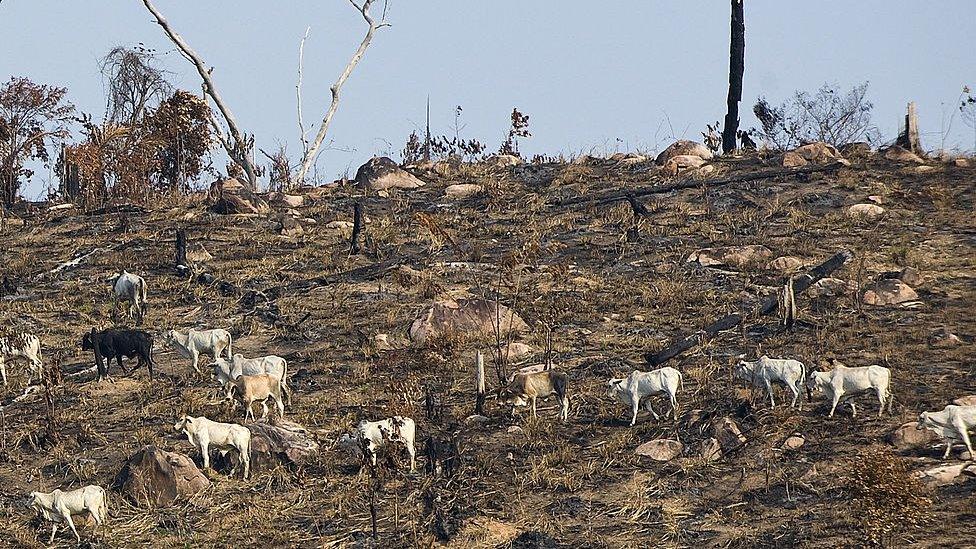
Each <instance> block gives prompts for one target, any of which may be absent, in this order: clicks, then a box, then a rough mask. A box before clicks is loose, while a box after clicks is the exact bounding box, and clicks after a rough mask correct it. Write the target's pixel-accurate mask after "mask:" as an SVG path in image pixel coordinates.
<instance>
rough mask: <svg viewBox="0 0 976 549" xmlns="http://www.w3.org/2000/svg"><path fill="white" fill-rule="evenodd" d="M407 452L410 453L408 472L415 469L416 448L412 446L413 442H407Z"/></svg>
mask: <svg viewBox="0 0 976 549" xmlns="http://www.w3.org/2000/svg"><path fill="white" fill-rule="evenodd" d="M407 453H408V454H410V472H413V471H416V470H417V450H416V449H415V448H414V447H413V442H407Z"/></svg>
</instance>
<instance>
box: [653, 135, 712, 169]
mask: <svg viewBox="0 0 976 549" xmlns="http://www.w3.org/2000/svg"><path fill="white" fill-rule="evenodd" d="M676 156H697V157H699V158H701V159H702V160H711V159H712V158H713V157H714V155H713V154H712V151H710V150H709V149H708V147H706V146H705V145H703V144H701V143H696V142H694V141H684V140H682V141H675V142H674V143H672V144H671V145H670V146H669V147H668V148H666V149H664V150H663V151H661V154H659V155H657V158H655V159H654V162H655V163H656V164H657V165H658V166H664V165H665V164H667V163H668V160H671V159H672V158H674V157H676Z"/></svg>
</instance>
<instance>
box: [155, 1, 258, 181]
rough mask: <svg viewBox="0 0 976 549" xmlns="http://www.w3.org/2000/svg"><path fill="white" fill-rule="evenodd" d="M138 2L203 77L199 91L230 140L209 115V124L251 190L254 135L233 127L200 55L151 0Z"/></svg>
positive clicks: (233, 120)
mask: <svg viewBox="0 0 976 549" xmlns="http://www.w3.org/2000/svg"><path fill="white" fill-rule="evenodd" d="M142 3H143V4H145V5H146V9H148V10H149V12H150V13H152V15H153V17H155V18H156V23H158V24H159V26H160V27H162V28H163V31H164V32H165V33H166V35H167V36H169V39H170V40H171V41H172V42H173V44H175V45H176V47H177V48H178V49H179V50H180V52H181V53H182V54H183V55H184V56H185V57H186V58H187V59H189V60H190V61H191V62H192V63H193V66H194V67H196V69H197V72H198V73H199V74H200V78H202V79H203V91H204V93H205V94H207V95H208V96H210V99H212V100H213V102H214V104H216V105H217V109H219V110H220V114H221V115H222V116H223V117H224V121H225V122H227V128H228V130H229V131H230V136H231V139H232V140H233V141H231V139H227V138H226V137H225V136H224V135H223V130H221V129H220V126H219V125H217V124H216V121H215V120H213V119H212V118H211V124H213V125H214V127H215V129H216V130H217V133H218V134H219V137H220V142H221V144H222V145H223V146H224V149H225V150H226V151H227V155H228V156H230V158H231V160H233V161H234V162H235V163H236V164H237V165H238V166H240V167H241V169H242V170H244V173H245V174H247V182H248V184H249V185H250V186H251V189H255V188H257V183H258V176H257V169H256V168H255V167H254V153H253V149H254V138H253V136H248V135H247V134H244V133H242V132H241V130H240V128H239V127H238V126H237V119H236V118H234V113H233V112H231V110H230V109H229V108H228V107H227V105H226V104H225V103H224V100H223V98H222V97H221V96H220V93H219V92H218V91H217V86H216V84H214V81H213V78H211V77H210V73H211V72H212V71H213V67H211V68H209V69H208V68H207V66H206V64H205V63H204V62H203V59H202V58H201V57H200V55H199V54H198V53H197V52H195V51H193V49H192V48H191V47H190V45H189V44H187V43H186V40H184V39H183V37H182V36H180V35H179V33H177V32H176V31H175V30H173V28H172V27H171V26H170V24H169V22H168V21H167V20H166V18H165V17H163V14H162V13H160V11H159V10H158V9H156V6H154V5H153V3H152V0H142Z"/></svg>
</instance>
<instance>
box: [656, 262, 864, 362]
mask: <svg viewBox="0 0 976 549" xmlns="http://www.w3.org/2000/svg"><path fill="white" fill-rule="evenodd" d="M852 257H854V254H852V253H851V252H849V251H847V250H843V251H840V252H838V253H836V254H834V255H833V256H832V257H831V258H830V259H828V260H827V261H824V262H823V263H821V264H820V265H817V266H816V267H814V268H813V269H810V270H809V271H808V272H806V273H804V274H802V275H798V276H795V277H793V279H792V292H791V294H793V295H795V294H800V293H802V292H803V291H805V290H806V289H807V288H809V287H810V286H812V285H813V284H814V283H815V282H817V281H818V280H820V279H821V278H823V277H825V276H827V275H829V274H831V273H833V272H834V271H836V270H837V269H839V268H840V267H842V266H843V265H844V264H845V263H847V262H848V261H850V259H851V258H852ZM780 301H781V299H780V293H779V292H777V293H774V294H773V295H770V296H769V297H767V298H766V299H765V300H763V302H762V303H761V304H760V305H759V307H758V308H756V309H755V310H753V311H752V313H751V316H753V317H758V316H767V315H769V314H772V313H773V312H774V311H777V310H778V309H779V307H780ZM794 306H795V305H794ZM747 314H748V313H733V314H730V315H726V316H723V317H722V318H720V319H718V320H716V321H714V322H712V323H711V324H709V325H707V326H705V327H704V328H702V329H701V330H698V331H697V332H695V333H693V334H691V335H688V336H685V337H682V338H680V339H678V340H676V341H672V342H671V344H670V345H668V346H667V347H665V348H663V349H661V350H660V351H658V352H656V353H647V354H646V355H644V360H646V361H647V364H648V365H650V366H657V365H659V364H663V363H665V362H667V361H668V360H671V359H672V358H674V357H676V356H678V355H680V354H681V353H683V352H685V351H687V350H688V349H691V348H693V347H695V346H697V345H700V344H702V343H704V342H705V341H707V340H709V339H711V338H713V337H715V336H716V335H718V333H719V332H722V331H725V330H729V329H731V328H735V327H736V326H738V325H739V324H741V323H742V322H743V321H744V320H745V318H746V315H747Z"/></svg>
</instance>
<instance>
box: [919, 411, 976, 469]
mask: <svg viewBox="0 0 976 549" xmlns="http://www.w3.org/2000/svg"><path fill="white" fill-rule="evenodd" d="M916 427H917V428H918V429H929V430H932V431H935V432H936V433H937V434H938V435H939V436H941V437H942V438H944V439H945V440H946V451H945V454H944V455H943V456H942V459H947V458H948V457H949V452H951V451H952V444H953V443H954V442H956V441H960V442H962V443H963V444H965V445H966V450H968V451H969V456H970V459H973V456H976V453H974V452H973V443H972V442H970V440H969V431H970V430H972V429H976V406H956V405H955V404H950V405H948V406H946V407H945V408H943V409H942V411H941V412H922V413H921V414H919V416H918V425H916Z"/></svg>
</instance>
